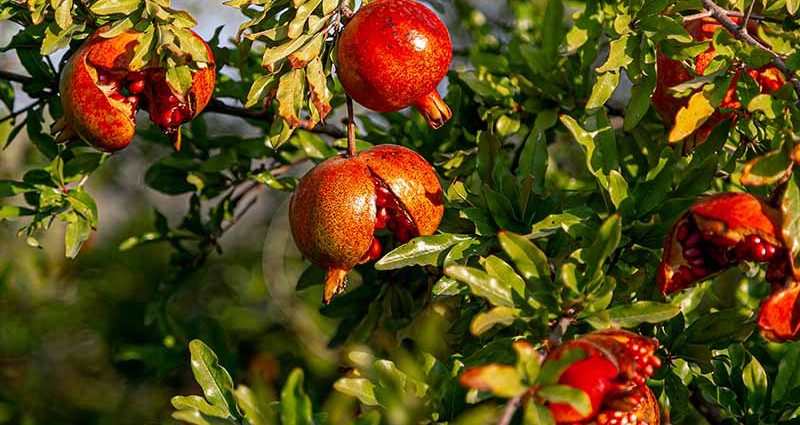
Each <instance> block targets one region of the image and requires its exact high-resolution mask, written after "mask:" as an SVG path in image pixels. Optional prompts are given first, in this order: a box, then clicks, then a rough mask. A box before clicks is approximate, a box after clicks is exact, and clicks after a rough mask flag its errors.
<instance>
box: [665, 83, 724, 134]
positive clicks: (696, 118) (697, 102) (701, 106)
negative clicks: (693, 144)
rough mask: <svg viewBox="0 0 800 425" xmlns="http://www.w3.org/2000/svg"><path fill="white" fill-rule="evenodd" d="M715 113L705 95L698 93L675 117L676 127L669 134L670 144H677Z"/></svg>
mask: <svg viewBox="0 0 800 425" xmlns="http://www.w3.org/2000/svg"><path fill="white" fill-rule="evenodd" d="M713 113H714V107H713V106H711V103H710V102H709V101H708V99H707V98H706V97H705V96H704V95H703V92H697V93H695V94H693V95H692V97H691V98H689V104H688V105H686V106H684V107H682V108H681V109H680V110H679V111H678V114H677V115H676V116H675V126H674V127H672V130H671V131H670V132H669V142H670V143H677V142H680V141H681V140H683V139H685V138H686V137H688V136H689V135H690V134H692V133H694V131H695V130H697V129H698V128H700V126H701V125H703V123H704V122H706V120H708V117H710V116H711V114H713Z"/></svg>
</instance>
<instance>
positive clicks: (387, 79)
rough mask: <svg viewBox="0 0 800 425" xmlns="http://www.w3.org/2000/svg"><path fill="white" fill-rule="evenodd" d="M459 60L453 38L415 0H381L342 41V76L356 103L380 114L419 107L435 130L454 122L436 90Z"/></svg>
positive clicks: (350, 26)
mask: <svg viewBox="0 0 800 425" xmlns="http://www.w3.org/2000/svg"><path fill="white" fill-rule="evenodd" d="M452 57H453V46H452V44H451V42H450V34H449V32H448V31H447V28H446V27H445V26H444V24H443V23H442V21H441V20H439V18H438V17H437V16H436V14H435V13H433V11H431V10H430V9H428V8H427V7H425V6H423V5H422V4H420V3H418V2H416V1H414V0H377V1H374V2H372V3H369V4H367V5H366V6H364V7H362V8H361V9H359V10H358V12H357V13H356V14H355V16H353V18H352V19H351V20H350V22H349V23H348V24H347V25H346V26H345V28H344V30H343V31H342V33H341V36H340V37H339V44H338V50H337V58H338V67H337V70H336V73H337V76H338V77H339V80H340V81H341V83H342V86H343V87H344V89H345V91H346V92H347V94H348V95H350V96H351V97H352V98H353V99H354V100H355V101H356V102H358V103H360V104H361V105H363V106H365V107H367V108H370V109H372V110H375V111H378V112H393V111H397V110H399V109H402V108H405V107H407V106H414V107H415V108H417V110H419V112H420V113H421V114H422V115H423V116H424V117H425V119H426V120H427V122H428V124H429V125H430V126H431V127H433V128H439V127H441V126H442V125H444V123H445V122H447V120H448V119H450V116H451V115H452V113H451V111H450V108H449V107H448V106H447V104H445V103H444V101H443V100H442V98H441V97H440V96H439V93H438V92H437V91H436V86H437V85H438V84H439V82H440V81H442V79H443V78H444V76H445V75H446V74H447V70H448V68H449V67H450V61H451V59H452Z"/></svg>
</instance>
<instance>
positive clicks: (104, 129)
mask: <svg viewBox="0 0 800 425" xmlns="http://www.w3.org/2000/svg"><path fill="white" fill-rule="evenodd" d="M101 31H104V29H100V30H98V31H97V32H96V33H95V34H93V35H92V36H91V37H90V38H89V40H88V41H87V42H86V43H84V44H83V45H82V46H81V47H80V48H78V50H77V51H76V52H75V54H74V55H73V56H72V57H71V58H70V60H69V61H68V62H67V64H66V65H65V67H64V71H63V72H62V73H61V80H60V81H59V91H60V93H61V103H62V106H63V107H64V121H65V122H66V123H69V124H68V125H69V127H70V128H71V129H72V131H74V132H75V133H77V135H78V136H80V137H81V138H82V139H83V140H85V141H86V143H88V144H89V145H90V146H92V147H94V148H95V149H98V150H101V151H104V152H114V151H118V150H120V149H123V148H125V147H127V146H128V145H129V144H130V142H131V140H133V136H134V131H135V127H136V125H135V123H134V114H135V113H136V108H135V107H133V105H129V104H127V103H125V102H122V101H116V100H113V99H111V98H109V97H108V95H109V94H110V93H107V92H105V91H104V90H103V89H102V88H101V87H99V86H98V85H97V71H96V69H95V68H94V67H93V66H91V65H90V64H89V62H88V59H89V57H92V58H98V62H101V63H105V64H116V63H117V62H124V61H125V58H124V57H123V56H124V55H119V54H114V53H113V52H119V51H120V50H121V49H120V48H121V47H122V48H124V47H125V46H130V49H126V50H122V51H123V52H126V51H128V50H130V51H131V52H132V51H133V45H134V44H135V43H136V34H135V33H133V32H125V33H122V34H120V35H119V36H117V37H114V38H110V39H108V38H103V37H102V36H100V33H101ZM102 53H105V54H102ZM128 60H130V58H128Z"/></svg>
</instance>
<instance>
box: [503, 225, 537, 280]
mask: <svg viewBox="0 0 800 425" xmlns="http://www.w3.org/2000/svg"><path fill="white" fill-rule="evenodd" d="M497 239H498V241H500V246H501V247H502V248H503V251H505V253H506V254H508V256H509V257H511V261H513V262H514V267H515V268H516V269H517V270H519V272H520V273H521V274H522V277H523V278H525V280H531V279H542V280H543V281H545V282H549V281H550V265H549V263H548V261H547V256H545V254H544V252H542V250H541V249H539V247H538V246H536V245H535V244H534V243H533V242H531V241H529V240H528V239H526V238H525V237H524V236H521V235H517V234H515V233H511V232H506V231H501V232H499V233H498V234H497Z"/></svg>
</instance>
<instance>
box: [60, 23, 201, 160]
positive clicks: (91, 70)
mask: <svg viewBox="0 0 800 425" xmlns="http://www.w3.org/2000/svg"><path fill="white" fill-rule="evenodd" d="M107 30H108V27H103V28H100V29H99V30H97V31H96V32H95V33H94V34H92V36H91V37H89V39H88V40H87V41H86V42H85V43H84V44H83V45H82V46H81V47H80V48H79V49H78V50H77V51H76V52H75V54H74V55H73V56H72V57H71V58H70V60H69V61H68V62H67V64H66V65H65V67H64V69H63V72H62V74H61V81H60V92H61V103H62V105H63V107H64V117H63V118H62V119H61V120H59V121H58V122H57V123H56V124H55V125H54V126H53V131H55V132H59V133H60V134H59V137H58V141H66V140H69V139H71V138H74V137H76V136H78V137H80V138H82V139H83V140H85V141H86V143H88V144H89V145H91V146H93V147H94V148H96V149H99V150H101V151H106V152H114V151H118V150H120V149H123V148H125V147H126V146H128V144H130V142H131V140H132V139H133V136H134V130H135V126H136V122H135V118H136V111H137V109H138V108H139V107H146V109H147V110H148V112H149V114H150V119H151V120H152V121H153V123H155V124H156V125H158V126H159V127H161V129H162V130H164V132H165V133H167V135H168V136H170V137H171V138H172V139H173V141H175V143H176V148H179V147H180V145H179V143H180V132H179V129H180V125H181V124H182V123H184V122H187V121H189V120H191V119H192V118H194V117H196V116H197V115H198V114H199V113H200V111H202V109H203V108H204V107H205V106H206V104H207V103H208V101H209V100H210V99H211V95H212V94H213V91H214V80H215V69H214V63H213V58H212V55H211V50H210V49H209V47H208V45H207V44H206V51H207V52H208V57H209V60H210V61H211V62H209V63H207V64H205V65H206V67H205V68H202V69H200V70H199V71H197V72H195V73H194V75H193V77H192V87H191V89H190V90H189V91H188V93H186V94H180V93H175V92H174V91H173V90H172V89H171V88H170V86H169V85H168V84H167V82H166V79H165V71H164V70H163V69H162V68H160V67H159V66H158V64H157V62H156V61H155V59H154V61H153V62H152V63H150V64H148V65H146V66H145V67H144V68H143V69H139V70H134V69H131V66H130V62H131V59H132V58H133V55H134V46H136V44H137V43H138V42H139V37H140V35H141V33H138V32H136V31H133V30H128V31H126V32H123V33H121V34H119V35H115V36H113V37H109V38H105V37H103V33H104V32H105V31H107ZM192 34H194V33H192ZM194 36H195V37H197V38H198V39H200V37H199V36H198V35H197V34H194ZM201 41H202V40H201ZM203 43H204V44H205V42H203Z"/></svg>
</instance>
